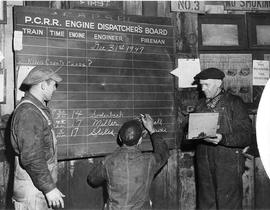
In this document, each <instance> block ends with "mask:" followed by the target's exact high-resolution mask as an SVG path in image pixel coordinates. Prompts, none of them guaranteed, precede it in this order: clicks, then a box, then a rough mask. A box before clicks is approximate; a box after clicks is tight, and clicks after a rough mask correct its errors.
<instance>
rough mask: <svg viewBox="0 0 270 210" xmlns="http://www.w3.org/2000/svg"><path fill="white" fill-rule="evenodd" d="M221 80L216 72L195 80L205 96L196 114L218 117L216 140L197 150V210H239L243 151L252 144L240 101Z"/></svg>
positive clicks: (201, 143)
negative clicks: (215, 113) (226, 89)
mask: <svg viewBox="0 0 270 210" xmlns="http://www.w3.org/2000/svg"><path fill="white" fill-rule="evenodd" d="M224 77H225V74H224V73H223V72H222V71H221V70H219V69H217V68H208V69H205V70H203V71H201V72H200V73H199V74H197V75H196V76H195V77H194V79H195V81H197V82H198V83H199V85H200V86H201V90H202V91H203V93H204V96H205V98H201V99H200V100H199V101H198V104H197V106H196V108H195V112H218V113H219V119H218V130H217V134H216V137H215V138H205V139H203V140H201V141H200V140H199V141H198V144H197V147H196V165H197V175H198V176H197V181H198V207H199V209H242V191H243V188H242V174H243V172H244V157H243V154H242V150H243V148H245V147H247V146H249V145H250V144H251V135H252V133H251V132H252V125H251V120H250V118H249V115H248V112H247V109H246V107H245V104H244V103H243V101H242V99H241V98H240V97H239V96H236V95H232V94H230V93H229V92H226V91H225V90H224V89H223V88H222V83H223V79H224ZM201 123H207V122H201Z"/></svg>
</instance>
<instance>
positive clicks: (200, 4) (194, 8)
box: [171, 0, 205, 13]
mask: <svg viewBox="0 0 270 210" xmlns="http://www.w3.org/2000/svg"><path fill="white" fill-rule="evenodd" d="M171 11H172V12H195V13H204V11H205V3H204V1H189V0H177V1H171Z"/></svg>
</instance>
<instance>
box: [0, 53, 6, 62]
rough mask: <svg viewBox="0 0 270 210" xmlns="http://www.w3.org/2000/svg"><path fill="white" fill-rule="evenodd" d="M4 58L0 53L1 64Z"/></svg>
mask: <svg viewBox="0 0 270 210" xmlns="http://www.w3.org/2000/svg"><path fill="white" fill-rule="evenodd" d="M4 58H5V57H4V55H3V53H2V52H1V51H0V62H2V60H3V59H4Z"/></svg>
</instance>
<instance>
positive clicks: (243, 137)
mask: <svg viewBox="0 0 270 210" xmlns="http://www.w3.org/2000/svg"><path fill="white" fill-rule="evenodd" d="M230 109H231V113H232V114H231V115H232V117H230V118H231V119H229V125H230V126H231V129H230V132H228V133H224V134H222V139H221V141H220V142H219V144H220V145H223V146H227V147H239V148H244V147H246V146H249V145H251V141H252V122H251V119H250V118H249V115H248V112H247V109H246V107H245V104H244V102H243V101H242V100H241V99H240V98H239V97H237V98H235V100H233V103H232V104H231V107H230Z"/></svg>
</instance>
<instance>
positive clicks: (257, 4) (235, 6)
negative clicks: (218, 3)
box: [224, 1, 270, 11]
mask: <svg viewBox="0 0 270 210" xmlns="http://www.w3.org/2000/svg"><path fill="white" fill-rule="evenodd" d="M224 9H225V10H244V11H252V10H262V11H265V10H268V11H269V10H270V1H224Z"/></svg>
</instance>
